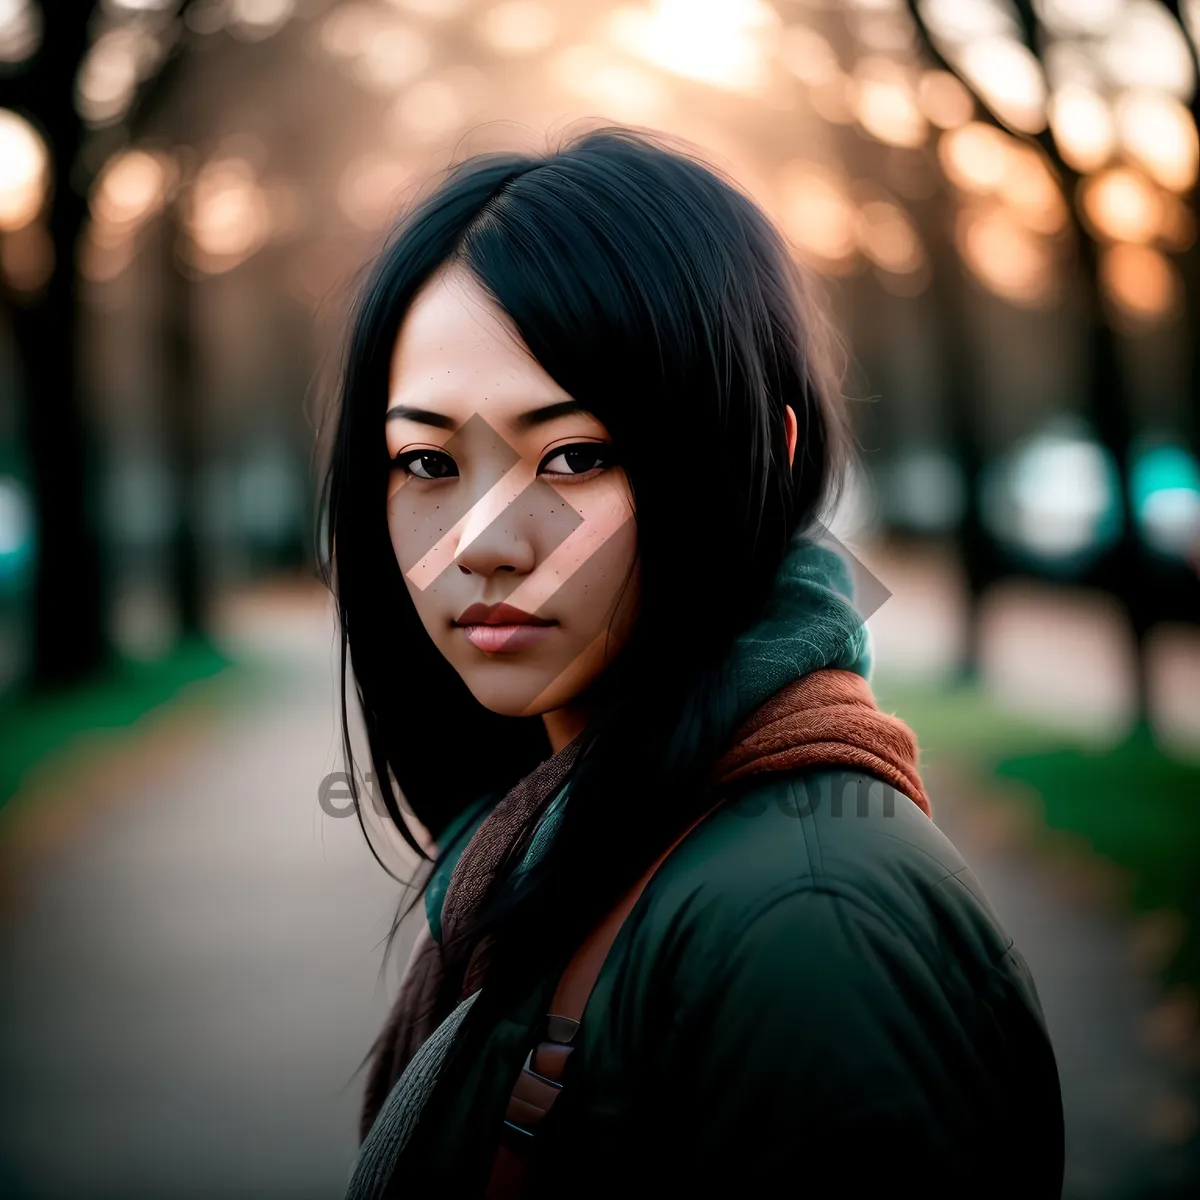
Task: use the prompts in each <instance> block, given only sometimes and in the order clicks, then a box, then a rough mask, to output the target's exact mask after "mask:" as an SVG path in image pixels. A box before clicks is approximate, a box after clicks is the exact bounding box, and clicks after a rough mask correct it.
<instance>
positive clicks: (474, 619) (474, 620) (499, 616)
mask: <svg viewBox="0 0 1200 1200" xmlns="http://www.w3.org/2000/svg"><path fill="white" fill-rule="evenodd" d="M454 624H455V625H532V626H545V625H553V624H554V622H553V621H547V620H546V619H545V618H543V617H535V616H534V615H533V613H527V612H526V611H525V610H524V609H523V608H516V607H514V606H513V605H511V604H504V603H500V604H472V605H471V606H470V607H469V608H466V609H464V610H463V611H462V613H461V614H460V615H459V617H458V619H457V620H456V621H455V622H454Z"/></svg>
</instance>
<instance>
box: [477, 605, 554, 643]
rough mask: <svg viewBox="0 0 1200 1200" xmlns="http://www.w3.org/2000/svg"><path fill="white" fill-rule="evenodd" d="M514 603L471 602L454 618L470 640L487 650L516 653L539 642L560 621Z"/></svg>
mask: <svg viewBox="0 0 1200 1200" xmlns="http://www.w3.org/2000/svg"><path fill="white" fill-rule="evenodd" d="M557 623H558V622H557V621H549V620H546V619H545V618H543V617H535V616H534V615H533V614H532V613H527V612H525V611H524V609H520V608H516V607H514V606H513V605H511V604H472V605H471V606H470V607H469V608H467V609H465V610H464V611H463V612H462V613H461V614H460V615H459V617H458V619H457V620H456V621H454V626H455V628H457V629H461V630H462V631H463V634H464V635H465V637H466V639H467V641H469V642H470V643H471V645H473V646H474V647H476V649H479V650H483V651H484V652H485V653H488V654H492V653H497V652H500V653H504V652H507V653H513V652H514V651H517V650H524V649H526V648H527V647H529V646H533V645H536V644H537V643H538V642H540V641H541V640H542V639H543V638H544V637H545V636H546V634H547V632H548V631H549V630H550V629H551V628H552V627H553V626H555V625H556V624H557Z"/></svg>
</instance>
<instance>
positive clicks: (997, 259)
mask: <svg viewBox="0 0 1200 1200" xmlns="http://www.w3.org/2000/svg"><path fill="white" fill-rule="evenodd" d="M956 232H957V240H958V245H959V250H960V252H961V254H962V256H963V259H964V261H965V262H966V264H967V266H968V267H969V268H970V270H971V273H972V274H973V275H974V276H975V277H976V278H977V279H978V280H979V281H980V283H982V284H983V285H984V287H986V288H987V289H988V290H989V291H991V292H994V293H995V294H996V295H997V296H1000V297H1001V298H1003V299H1005V300H1008V301H1010V302H1012V303H1013V304H1017V305H1020V306H1022V307H1026V308H1040V307H1042V306H1044V305H1045V304H1046V303H1048V302H1049V300H1050V299H1051V298H1052V296H1051V287H1052V284H1053V282H1054V280H1053V260H1052V257H1051V254H1050V251H1049V249H1048V248H1047V246H1046V244H1045V242H1044V241H1043V240H1042V239H1041V238H1039V237H1037V236H1036V235H1035V234H1033V233H1031V232H1030V231H1029V230H1028V229H1026V228H1025V227H1024V226H1023V225H1022V224H1020V223H1019V221H1018V220H1017V219H1016V218H1015V217H1014V216H1013V215H1012V214H1011V213H1009V212H1007V211H1006V210H1004V209H1002V208H984V209H977V210H976V209H969V210H967V211H965V212H964V213H963V214H962V216H961V217H960V219H959V222H958V228H957V231H956Z"/></svg>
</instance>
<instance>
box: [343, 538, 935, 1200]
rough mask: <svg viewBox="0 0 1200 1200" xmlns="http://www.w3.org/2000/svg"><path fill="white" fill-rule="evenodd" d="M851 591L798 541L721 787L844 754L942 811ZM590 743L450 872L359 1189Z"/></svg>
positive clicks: (828, 762)
mask: <svg viewBox="0 0 1200 1200" xmlns="http://www.w3.org/2000/svg"><path fill="white" fill-rule="evenodd" d="M852 594H853V588H852V584H851V580H850V575H849V572H848V570H847V567H846V564H845V563H844V562H843V561H842V559H841V558H840V557H839V556H838V555H837V554H836V553H834V552H833V551H832V550H830V549H828V548H827V547H824V546H820V545H817V544H815V543H813V542H811V541H809V540H808V539H806V538H803V537H798V538H797V539H796V540H795V541H794V542H793V544H792V546H791V548H790V550H789V553H788V554H787V556H786V557H785V559H784V561H783V563H782V565H781V567H780V570H779V572H778V574H777V576H776V580H775V584H774V587H773V589H772V592H771V595H770V597H769V599H768V601H767V604H766V605H765V606H764V609H763V612H762V614H761V616H760V618H759V620H758V621H757V622H756V623H755V624H754V625H753V626H752V627H751V628H750V629H749V630H748V631H747V632H746V633H744V634H743V635H742V636H741V637H739V638H738V639H737V640H736V642H735V644H734V646H733V647H732V650H731V654H730V657H729V660H728V666H729V668H730V681H731V684H732V687H733V689H734V695H735V697H736V702H735V704H734V706H733V712H732V723H731V726H730V728H729V729H728V730H726V731H722V734H723V739H722V740H723V741H724V742H725V744H726V745H727V746H728V747H729V749H728V751H727V753H726V754H725V755H724V756H723V757H722V758H721V760H720V761H719V762H718V763H717V765H716V767H715V769H714V770H713V772H712V774H711V776H710V782H711V784H712V786H714V787H717V786H719V785H721V784H723V783H728V782H732V781H734V780H740V779H743V778H745V777H746V776H748V775H753V774H758V773H761V772H765V771H784V770H789V771H790V770H797V769H802V768H805V767H818V766H820V767H825V766H843V767H850V768H853V769H857V770H862V771H866V772H868V773H870V774H873V775H875V776H877V777H879V778H882V779H885V780H886V781H887V782H889V783H891V784H892V785H893V786H894V787H896V789H897V790H899V791H900V792H902V793H903V794H905V795H907V796H908V797H909V798H910V799H911V800H913V802H914V803H916V804H917V805H918V806H919V807H920V808H921V809H922V810H923V811H924V812H925V813H926V815H930V806H929V801H928V798H927V797H926V795H925V791H924V788H923V786H922V784H921V779H920V774H919V770H918V749H917V744H916V739H915V738H914V736H913V734H912V731H911V730H910V729H909V728H908V727H907V726H906V725H905V724H904V723H903V722H902V721H900V720H898V719H897V718H896V717H893V716H889V715H887V714H885V713H882V712H880V711H879V709H878V708H877V707H876V704H875V700H874V697H873V695H872V694H871V689H870V686H869V685H868V683H867V676H868V675H869V672H870V667H871V659H870V649H869V641H868V637H867V632H866V627H865V626H864V624H863V623H862V621H861V619H860V618H859V617H858V614H857V613H856V612H855V610H854V608H853V606H852V604H851V599H852ZM579 749H580V743H579V739H576V740H575V741H573V742H571V743H570V744H569V745H567V746H565V747H564V748H563V749H562V750H561V751H559V752H558V753H557V754H555V755H553V756H552V757H551V758H549V759H547V760H546V761H545V762H543V763H541V764H540V765H539V766H538V767H537V768H536V769H535V770H534V771H532V772H531V773H530V774H529V775H527V776H526V777H525V778H524V779H522V780H521V781H520V782H519V783H518V784H517V785H516V786H515V787H514V788H513V789H512V790H511V791H510V792H508V794H507V795H505V796H504V798H503V799H502V800H500V802H499V803H498V804H497V805H496V806H495V808H494V809H493V810H492V811H491V813H490V814H489V815H488V816H487V817H486V818H485V819H484V821H483V823H482V824H481V825H480V826H479V828H478V829H477V830H476V832H475V835H474V836H473V837H472V839H471V840H470V842H469V843H468V844H467V846H466V847H465V848H464V850H463V852H462V855H461V856H460V858H459V860H458V862H457V864H456V865H455V868H454V871H453V873H452V874H451V878H450V882H449V885H448V887H447V890H446V895H445V900H444V902H443V908H442V941H441V943H439V942H438V941H436V940H435V939H434V938H433V936H432V935H431V933H430V931H429V929H428V927H427V926H426V927H423V928H422V930H421V933H420V934H419V936H418V938H417V941H416V944H415V945H414V948H413V953H412V957H411V958H410V960H409V964H408V967H407V969H406V971H405V974H404V977H403V980H402V982H401V987H400V991H399V994H398V996H397V999H396V1003H395V1006H394V1008H393V1011H392V1014H391V1017H390V1018H389V1020H388V1023H387V1025H386V1026H385V1028H384V1031H383V1033H382V1034H381V1036H380V1039H379V1040H378V1041H377V1043H376V1049H375V1056H374V1061H373V1065H372V1070H371V1075H370V1078H369V1080H368V1084H367V1089H366V1095H365V1098H364V1105H363V1113H362V1120H361V1136H362V1137H363V1139H364V1140H363V1145H362V1148H361V1150H360V1154H359V1159H358V1162H357V1163H356V1164H355V1170H354V1174H353V1177H352V1180H351V1187H350V1190H349V1192H348V1193H347V1197H348V1200H366V1198H367V1197H372V1198H376V1197H380V1196H382V1195H383V1194H384V1191H385V1189H386V1187H387V1184H388V1180H389V1179H390V1178H391V1176H392V1173H393V1171H394V1169H395V1165H396V1162H397V1160H398V1159H399V1157H400V1155H401V1153H402V1152H403V1150H404V1147H405V1146H406V1145H407V1143H408V1140H409V1138H410V1136H411V1134H412V1132H413V1130H414V1129H415V1126H416V1122H417V1120H418V1118H419V1116H420V1112H421V1109H422V1107H423V1106H424V1103H425V1100H426V1099H427V1098H428V1096H429V1094H430V1092H431V1091H432V1089H433V1086H434V1084H435V1083H436V1081H437V1076H438V1073H439V1071H440V1067H441V1063H442V1061H443V1059H444V1056H445V1054H446V1053H447V1051H448V1049H449V1047H450V1045H451V1043H452V1042H453V1039H454V1036H455V1035H456V1033H457V1030H458V1027H459V1025H460V1024H461V1023H462V1020H463V1018H464V1017H465V1016H466V1014H467V1012H468V1011H469V1009H470V1006H471V1003H472V1002H473V1001H474V999H475V997H476V995H477V994H478V989H479V986H480V984H481V982H482V977H483V970H484V965H485V958H486V943H485V944H484V945H482V946H480V947H477V948H476V953H475V954H474V955H473V957H472V958H471V960H470V962H469V964H468V967H467V972H466V977H465V979H464V983H463V987H462V991H461V995H462V996H463V997H464V998H463V1000H462V1001H461V1002H460V1003H459V1005H458V1006H457V1008H455V1009H454V1010H453V1011H452V1012H451V1013H450V1014H449V1015H448V1016H445V1017H444V1019H442V1017H443V1015H444V1014H442V1013H439V1012H438V1011H437V1001H438V998H439V994H440V991H441V986H442V982H443V979H444V953H445V950H446V948H447V947H448V946H451V945H453V944H454V942H455V940H456V939H458V938H462V937H465V936H468V935H469V932H470V927H471V920H472V916H473V913H474V911H475V909H476V907H477V906H478V905H479V904H480V903H481V902H482V900H483V899H484V897H485V896H486V895H487V894H488V891H489V889H490V888H491V886H492V885H493V884H494V883H495V881H496V880H497V878H498V877H499V876H500V875H501V874H503V872H504V871H505V870H506V868H507V866H508V864H509V862H510V861H511V859H512V856H513V855H514V854H516V853H519V852H521V851H524V853H525V860H524V864H523V865H525V864H527V863H528V861H529V858H530V855H531V854H534V855H535V856H536V853H537V852H538V851H539V849H541V850H544V848H545V846H547V845H548V844H549V843H550V841H552V838H553V830H554V828H555V827H556V823H557V820H558V819H559V818H560V816H561V808H562V806H561V804H556V803H551V801H555V800H556V798H560V794H561V793H562V791H563V784H564V782H565V781H566V780H567V778H568V776H569V774H570V771H571V768H572V767H573V766H574V764H575V761H576V759H577V757H578V754H579ZM539 817H540V818H541V819H540V823H538V822H539ZM535 825H536V836H535V838H534V840H533V841H532V842H530V841H529V839H528V834H529V831H530V830H531V829H533V828H534V827H535Z"/></svg>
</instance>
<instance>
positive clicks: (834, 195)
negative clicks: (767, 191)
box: [779, 162, 859, 273]
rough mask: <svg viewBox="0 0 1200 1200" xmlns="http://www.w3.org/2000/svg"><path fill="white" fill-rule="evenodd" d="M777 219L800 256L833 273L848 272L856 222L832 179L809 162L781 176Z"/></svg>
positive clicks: (856, 233) (796, 164)
mask: <svg viewBox="0 0 1200 1200" xmlns="http://www.w3.org/2000/svg"><path fill="white" fill-rule="evenodd" d="M779 197H780V213H779V215H780V220H781V222H782V225H783V229H784V231H785V233H786V234H787V236H788V237H789V238H790V239H791V240H792V241H793V242H794V243H795V245H796V247H797V249H798V250H799V251H800V254H801V255H802V257H804V258H806V259H807V260H808V261H809V262H811V263H812V264H813V265H815V266H817V267H818V268H820V269H823V270H826V271H830V272H833V273H840V272H843V271H845V270H847V269H848V268H849V267H850V266H851V265H852V264H853V260H854V255H855V252H856V250H857V248H858V236H859V220H858V213H857V211H856V210H855V207H854V205H853V204H852V203H851V201H850V200H849V198H848V197H847V196H846V194H845V191H844V190H843V188H842V187H841V186H840V184H839V182H838V181H837V179H836V178H835V176H834V175H833V174H832V173H831V172H830V171H828V170H827V169H825V168H823V167H821V166H819V165H817V164H814V163H808V162H793V163H789V164H787V165H786V166H785V167H784V169H783V170H782V172H781V173H780V185H779Z"/></svg>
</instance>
